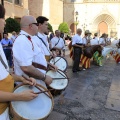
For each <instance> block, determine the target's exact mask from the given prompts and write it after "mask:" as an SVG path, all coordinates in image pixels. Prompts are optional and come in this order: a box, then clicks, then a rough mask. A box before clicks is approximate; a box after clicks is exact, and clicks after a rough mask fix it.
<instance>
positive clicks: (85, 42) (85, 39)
mask: <svg viewBox="0 0 120 120" xmlns="http://www.w3.org/2000/svg"><path fill="white" fill-rule="evenodd" d="M82 41H83V44H84V45H86V44H87V38H86V37H83V38H82Z"/></svg>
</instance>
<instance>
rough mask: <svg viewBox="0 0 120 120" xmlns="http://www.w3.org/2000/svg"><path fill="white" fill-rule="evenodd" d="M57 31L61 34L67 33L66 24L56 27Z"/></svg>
mask: <svg viewBox="0 0 120 120" xmlns="http://www.w3.org/2000/svg"><path fill="white" fill-rule="evenodd" d="M58 30H60V32H62V33H69V27H68V24H67V23H66V22H63V23H61V24H60V25H59V27H58Z"/></svg>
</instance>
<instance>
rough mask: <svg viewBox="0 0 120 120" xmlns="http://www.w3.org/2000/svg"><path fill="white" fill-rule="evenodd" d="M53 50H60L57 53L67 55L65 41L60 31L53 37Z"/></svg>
mask: <svg viewBox="0 0 120 120" xmlns="http://www.w3.org/2000/svg"><path fill="white" fill-rule="evenodd" d="M51 50H52V51H56V53H57V51H59V52H58V54H57V55H61V56H63V57H64V56H65V42H64V40H63V39H62V38H61V37H60V31H59V30H56V31H55V37H53V38H52V39H51Z"/></svg>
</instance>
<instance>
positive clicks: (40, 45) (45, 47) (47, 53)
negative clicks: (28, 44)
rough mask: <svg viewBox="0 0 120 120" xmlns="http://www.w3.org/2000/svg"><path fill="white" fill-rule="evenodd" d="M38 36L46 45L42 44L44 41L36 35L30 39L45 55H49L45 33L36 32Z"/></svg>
mask: <svg viewBox="0 0 120 120" xmlns="http://www.w3.org/2000/svg"><path fill="white" fill-rule="evenodd" d="M38 36H39V37H40V38H42V40H43V41H44V43H45V44H46V46H45V45H44V43H43V42H42V40H41V39H39V38H38V37H37V36H33V37H32V39H33V40H34V42H36V44H37V45H38V46H39V47H40V48H41V49H42V50H43V51H44V54H45V55H50V49H49V43H48V41H47V35H45V34H41V33H39V32H38Z"/></svg>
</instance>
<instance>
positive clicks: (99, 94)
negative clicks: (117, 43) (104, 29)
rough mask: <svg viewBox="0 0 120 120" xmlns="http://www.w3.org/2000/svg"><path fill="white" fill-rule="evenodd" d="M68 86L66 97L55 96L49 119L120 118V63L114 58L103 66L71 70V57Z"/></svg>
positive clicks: (111, 119) (116, 119)
mask: <svg viewBox="0 0 120 120" xmlns="http://www.w3.org/2000/svg"><path fill="white" fill-rule="evenodd" d="M66 58H67V60H68V64H69V66H68V70H67V74H68V77H69V78H70V81H69V85H68V87H67V88H66V90H65V91H64V92H63V95H64V98H63V97H60V96H57V97H55V98H54V99H55V105H54V109H53V111H52V113H51V114H50V116H49V117H48V119H47V120H120V112H119V111H120V93H119V91H120V79H119V76H120V75H119V74H120V72H119V71H120V64H116V63H115V61H114V60H113V58H112V57H110V58H109V59H107V60H104V65H103V66H102V67H99V66H95V65H93V64H92V63H91V68H90V69H88V70H86V71H81V72H79V73H72V70H71V68H72V61H71V60H70V58H69V56H68V55H67V56H66Z"/></svg>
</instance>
